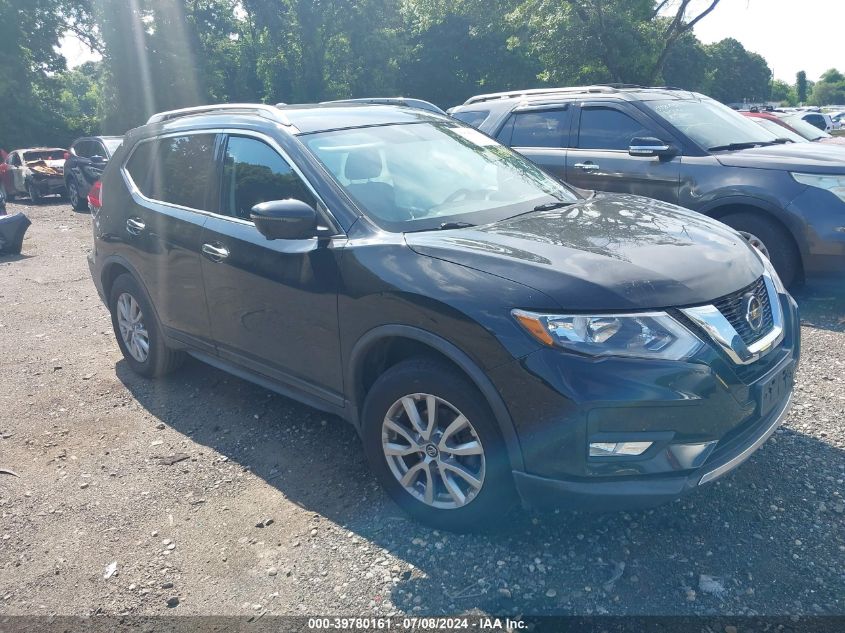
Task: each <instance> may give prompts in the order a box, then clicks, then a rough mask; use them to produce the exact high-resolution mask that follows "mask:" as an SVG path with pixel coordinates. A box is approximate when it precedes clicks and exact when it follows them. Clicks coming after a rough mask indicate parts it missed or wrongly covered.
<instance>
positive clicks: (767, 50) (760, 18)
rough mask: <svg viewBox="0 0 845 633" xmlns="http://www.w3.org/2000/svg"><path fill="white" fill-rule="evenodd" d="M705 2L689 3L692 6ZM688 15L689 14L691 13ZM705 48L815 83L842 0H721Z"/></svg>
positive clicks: (65, 46) (841, 52) (837, 48)
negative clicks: (724, 47)
mask: <svg viewBox="0 0 845 633" xmlns="http://www.w3.org/2000/svg"><path fill="white" fill-rule="evenodd" d="M709 1H710V0H695V3H694V5H693V7H694V8H699V7H701V6H707V5H708V4H709ZM691 13H693V11H691ZM695 34H696V35H697V36H698V38H699V39H700V40H701V41H702V42H704V43H705V44H710V43H711V42H718V41H719V40H721V39H724V38H726V37H732V38H734V39H736V40H739V41H740V42H742V45H743V46H745V48H747V49H748V50H750V51H753V52H755V53H759V54H761V55H762V56H763V57H765V58H766V61H767V62H769V67H770V68H771V69H772V70H773V71H774V74H775V78H776V79H783V80H784V81H786V82H787V83H790V84H792V83H795V73H797V72H798V71H799V70H804V71H806V72H807V78H808V79H810V80H811V81H815V80H817V79H818V78H819V76H820V75H821V74H822V73H823V72H824V71H826V70H827V69H828V68H839V70H841V71H843V72H845V42H843V39H845V38H844V37H843V36H844V35H845V2H843V1H842V0H721V2H720V3H719V5H718V6H717V7H716V9H715V10H714V11H713V12H712V13H711V14H710V15H708V16H707V17H705V18H704V19H703V20H701V22H699V23H698V25H697V26H696V27H695ZM60 50H61V52H62V54H63V55H64V56H65V57H66V58H67V60H68V64H69V65H70V66H71V67H74V66H78V65H79V64H82V63H84V62H86V61H89V60H92V59H98V58H99V56H98V55H96V54H95V53H92V52H91V51H90V50H89V49H88V48H87V47H86V46H85V45H84V44H82V43H81V42H80V41H79V40H78V39H76V38H74V37H71V36H67V37H65V38H63V39H62V45H61V48H60Z"/></svg>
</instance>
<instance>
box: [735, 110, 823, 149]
mask: <svg viewBox="0 0 845 633" xmlns="http://www.w3.org/2000/svg"><path fill="white" fill-rule="evenodd" d="M740 114H741V115H742V116H746V117H748V118H749V119H751V120H752V121H754V123H756V124H757V125H759V126H760V127H762V128H763V129H765V130H768V131H769V132H771V133H772V134H774V135H775V136H776V137H777V138H783V139H787V140H789V141H791V142H793V143H809V142H810V139H806V138H804V137H803V136H801V135H800V134H799V133H798V132H796V131H795V130H794V129H792V128H791V127H789V126H788V125H787V124H786V123H785V122H784V121H782V120H781V119H779V118H778V117H776V116H775V115H773V114H770V113H768V112H753V111H751V112H749V111H740ZM805 125H810V124H809V123H805ZM810 127H811V128H813V130H815V131H816V133H820V130H817V129H816V128H814V127H813V126H812V125H810Z"/></svg>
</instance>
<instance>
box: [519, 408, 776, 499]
mask: <svg viewBox="0 0 845 633" xmlns="http://www.w3.org/2000/svg"><path fill="white" fill-rule="evenodd" d="M791 404H792V394H791V393H790V394H789V396H787V397H786V399H785V400H784V401H783V402H782V403H780V405H779V406H777V407H775V409H774V411H773V412H772V413H770V414H769V415H768V416H767V417H766V419H765V420H764V421H763V424H761V425H760V427H759V429H758V431H757V432H756V433H754V434H753V435H752V436H751V437H749V438H748V439H747V441H746V442H744V443H742V444H741V445H739V446H737V447H735V448H734V450H732V451H730V452H729V453H727V454H723V455H720V456H719V459H717V460H714V461H713V462H712V463H707V464H706V465H705V466H702V467H701V468H699V469H698V470H696V471H694V472H692V473H690V474H687V475H683V476H669V477H638V478H630V479H622V480H612V481H575V480H573V481H567V480H560V479H549V478H546V477H538V476H536V475H530V474H528V473H524V472H514V473H513V478H514V483H515V484H516V488H517V491H518V492H519V495H520V497H521V498H522V500H523V502H524V503H525V504H526V505H529V506H535V507H548V506H564V507H576V508H583V509H589V510H597V511H601V510H630V509H636V508H647V507H651V506H656V505H661V504H663V503H667V502H669V501H672V500H674V499H677V498H679V497H682V496H684V495H685V494H688V493H690V492H692V491H693V490H695V489H696V488H698V487H699V486H702V485H704V484H706V483H709V482H711V481H715V480H716V479H718V478H719V477H722V476H723V475H726V474H727V473H729V472H731V471H732V470H733V469H734V468H736V467H737V466H739V465H740V464H742V463H743V462H744V461H745V460H747V459H748V458H749V457H751V455H752V454H753V453H754V452H755V451H756V450H757V449H758V448H760V447H761V446H762V445H763V444H764V443H765V442H766V440H767V439H769V437H770V436H771V435H772V434H773V433H774V432H775V431H776V430H777V428H778V427H779V426H780V425H781V423H782V422H783V421H784V420H785V419H786V416H787V414H788V413H789V409H790V406H791Z"/></svg>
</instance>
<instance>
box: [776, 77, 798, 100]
mask: <svg viewBox="0 0 845 633" xmlns="http://www.w3.org/2000/svg"><path fill="white" fill-rule="evenodd" d="M772 101H777V102H779V103H786V104H788V105H796V104H797V103H798V97H797V96H796V94H795V88H793V87H792V86H790V85H789V84H788V83H786V82H785V81H782V80H781V79H775V80H774V81H773V82H772Z"/></svg>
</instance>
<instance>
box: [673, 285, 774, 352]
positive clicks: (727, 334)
mask: <svg viewBox="0 0 845 633" xmlns="http://www.w3.org/2000/svg"><path fill="white" fill-rule="evenodd" d="M763 282H764V284H765V285H766V293H767V294H768V295H769V304H770V306H771V309H772V329H771V330H769V332H768V333H767V334H766V335H765V336H764V337H763V338H761V339H760V340H758V341H755V342H754V343H752V344H751V345H746V344H745V342H744V341H743V340H742V338H741V337H740V336H739V334H738V333H737V331H736V330H735V329H734V326H733V325H731V324H730V322H729V321H728V320H727V319H726V318H725V316H724V315H723V314H722V313H721V312H719V310H718V309H717V308H716V307H715V306H713V305H703V306H697V307H693V308H681V312H682V313H683V314H684V315H685V316H686V317H687V318H688V319H690V320H691V321H692V322H693V323H695V324H696V325H697V326H698V327H700V328H701V329H702V330H704V331H705V332H706V333H707V334H708V336H709V337H710V338H711V339H712V340H713V342H714V343H716V345H718V346H719V348H720V349H722V351H724V352H725V353H726V354H727V355H728V357H730V359H731V360H732V361H733V362H734V363H736V364H737V365H750V364H751V363H753V362H755V361H757V360H759V359H760V358H761V357H762V356H764V355H766V354H767V353H768V352H770V351H771V350H772V349H773V348H774V347H776V346H777V345H778V344H779V343H780V342H781V341H782V340H783V337H784V320H783V306H781V303H780V296H779V295H778V293H777V290H776V289H775V284H774V282H773V281H772V278H771V277H770V276H769V274H768V273H763Z"/></svg>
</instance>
